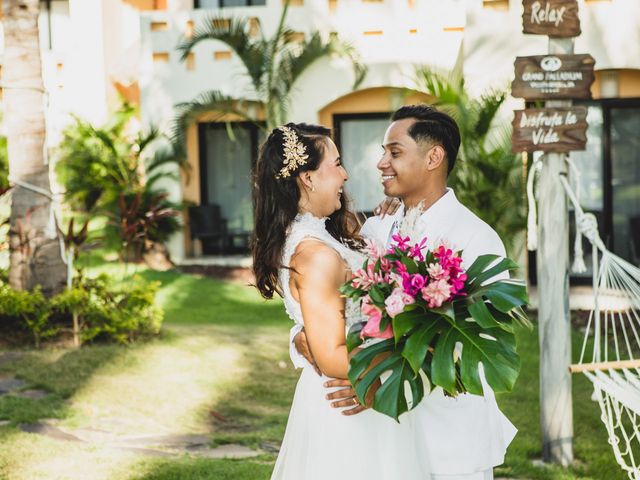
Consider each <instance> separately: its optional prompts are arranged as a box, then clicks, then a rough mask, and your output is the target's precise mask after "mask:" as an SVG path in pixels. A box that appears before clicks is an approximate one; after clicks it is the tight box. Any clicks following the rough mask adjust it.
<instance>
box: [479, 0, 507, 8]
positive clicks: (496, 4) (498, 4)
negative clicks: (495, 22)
mask: <svg viewBox="0 0 640 480" xmlns="http://www.w3.org/2000/svg"><path fill="white" fill-rule="evenodd" d="M482 6H483V7H484V8H490V9H492V10H509V0H482Z"/></svg>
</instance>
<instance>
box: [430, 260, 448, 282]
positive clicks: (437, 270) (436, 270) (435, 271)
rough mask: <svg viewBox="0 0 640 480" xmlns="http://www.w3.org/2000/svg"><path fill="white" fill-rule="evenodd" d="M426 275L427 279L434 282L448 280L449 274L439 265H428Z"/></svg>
mask: <svg viewBox="0 0 640 480" xmlns="http://www.w3.org/2000/svg"><path fill="white" fill-rule="evenodd" d="M427 273H428V274H429V277H431V278H432V279H434V280H440V279H444V280H449V272H448V271H447V270H445V269H444V268H442V265H440V264H439V263H430V264H429V266H428V267H427Z"/></svg>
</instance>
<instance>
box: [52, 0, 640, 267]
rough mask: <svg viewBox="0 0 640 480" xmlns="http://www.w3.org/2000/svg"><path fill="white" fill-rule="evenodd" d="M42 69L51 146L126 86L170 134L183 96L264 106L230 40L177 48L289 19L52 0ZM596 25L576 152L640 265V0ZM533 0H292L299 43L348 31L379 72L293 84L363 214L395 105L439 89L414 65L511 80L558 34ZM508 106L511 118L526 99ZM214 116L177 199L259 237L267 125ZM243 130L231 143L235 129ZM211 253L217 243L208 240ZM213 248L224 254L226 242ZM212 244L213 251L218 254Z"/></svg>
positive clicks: (204, 119) (264, 30)
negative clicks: (543, 28) (215, 26)
mask: <svg viewBox="0 0 640 480" xmlns="http://www.w3.org/2000/svg"><path fill="white" fill-rule="evenodd" d="M42 5H43V13H42V19H41V31H42V36H43V39H42V41H43V63H44V66H45V69H44V76H45V82H46V85H47V90H48V91H49V96H50V108H49V125H50V126H51V132H52V134H51V137H50V138H51V139H50V143H51V144H52V145H53V144H55V137H56V132H59V131H60V129H61V128H62V126H64V125H65V123H66V122H67V121H68V118H69V114H70V113H75V114H78V115H80V116H82V117H84V118H88V119H90V120H92V121H96V122H99V121H101V120H103V119H104V118H105V117H106V115H107V112H108V110H109V106H110V105H113V103H114V102H115V101H116V100H117V98H118V94H119V95H124V96H125V97H126V98H127V99H129V100H130V101H134V102H137V103H138V104H139V105H140V109H141V122H142V123H143V124H154V125H158V126H160V127H162V128H167V129H168V128H170V127H171V125H172V122H173V120H174V118H175V108H174V107H175V105H176V104H179V103H181V102H187V101H190V100H192V99H194V98H195V97H197V96H198V95H199V94H200V93H202V92H205V91H209V90H218V91H221V92H223V93H224V94H227V95H229V96H232V97H234V98H244V99H252V95H253V93H252V90H251V85H250V82H249V81H248V77H247V76H246V75H245V74H244V70H243V69H244V67H243V65H242V63H241V62H240V61H239V59H238V58H237V56H236V54H235V53H234V52H233V51H232V50H230V49H229V47H228V46H226V45H225V44H223V43H221V42H216V41H207V42H202V43H200V44H198V45H197V46H196V48H195V49H194V50H193V51H192V53H191V55H189V57H188V58H187V59H186V61H180V53H179V52H178V51H177V49H176V47H177V45H178V43H179V42H180V40H181V39H184V38H185V37H188V36H189V35H191V34H192V32H193V30H194V28H197V26H198V25H199V24H200V23H201V22H205V21H211V19H212V17H213V16H215V17H216V18H219V19H225V18H230V17H231V16H241V17H246V18H248V19H250V24H251V30H252V32H253V34H255V35H260V34H263V35H265V36H267V37H268V36H270V35H271V34H273V32H274V31H275V30H276V28H277V23H278V20H279V18H280V14H281V12H282V8H283V2H282V0H64V1H63V0H50V1H47V2H43V3H42ZM579 7H580V18H581V24H582V34H581V36H580V37H578V38H577V39H576V41H575V52H576V53H590V54H591V55H592V56H593V57H594V58H595V60H596V82H595V83H594V85H593V88H592V95H593V100H591V101H588V102H583V103H585V104H586V105H587V106H588V107H589V125H590V126H589V132H588V136H589V142H588V147H587V151H585V152H574V153H572V154H571V158H572V160H573V161H574V162H575V163H576V164H577V165H578V166H579V167H580V170H581V176H580V182H581V185H582V192H583V197H582V198H583V204H584V206H585V208H586V209H587V210H589V211H592V212H594V213H596V215H597V216H598V218H599V220H600V228H601V233H602V237H603V238H604V239H605V241H607V242H608V244H609V246H610V247H612V248H613V249H614V251H615V252H616V253H619V254H620V255H622V256H623V257H625V258H627V259H629V260H630V261H632V262H634V263H636V264H638V263H639V262H640V260H639V256H640V253H639V252H640V239H639V238H638V235H640V233H639V232H640V226H638V218H639V216H640V167H639V165H640V153H639V152H640V148H638V147H639V146H640V145H638V143H639V142H640V140H638V138H639V137H638V135H637V134H635V132H637V131H638V127H640V2H637V1H635V0H591V1H589V0H581V1H579ZM521 17H522V2H521V1H520V0H291V2H290V8H289V13H288V17H287V20H286V23H287V25H288V26H289V27H290V28H291V29H292V30H293V31H294V32H295V34H296V35H297V36H298V37H299V38H301V39H302V38H305V37H306V36H308V35H309V33H310V32H312V31H315V30H317V31H320V32H322V34H323V35H325V36H327V37H328V36H329V35H332V34H337V35H338V36H339V37H340V38H341V39H342V40H344V41H347V42H349V43H351V44H352V45H353V46H354V47H355V48H356V49H357V51H358V52H359V53H360V56H361V60H362V62H363V63H364V64H365V65H366V66H367V68H368V73H367V75H366V77H365V79H364V81H363V82H362V84H361V85H360V86H359V87H358V89H357V91H353V89H352V86H353V80H354V76H353V72H352V70H351V66H350V64H349V62H347V61H345V60H344V59H340V58H330V57H327V58H324V59H322V60H320V61H318V62H316V63H315V64H313V65H312V66H311V67H310V68H309V69H308V70H307V71H306V72H305V73H304V74H303V75H302V77H301V78H300V79H299V81H298V82H297V83H296V84H295V86H294V92H293V95H292V97H291V102H290V110H289V118H290V120H292V121H296V122H310V123H321V124H324V125H327V126H330V127H332V128H333V129H334V131H335V134H336V140H337V143H338V145H339V147H340V150H341V154H342V156H343V158H344V159H345V165H346V167H347V169H348V170H349V172H350V180H349V182H348V185H347V186H348V189H349V191H350V193H351V196H352V197H353V199H354V203H355V207H356V208H357V209H358V210H359V211H365V212H366V211H370V210H372V208H373V207H374V206H375V205H376V203H377V202H378V201H379V200H380V199H381V198H382V190H381V187H380V183H379V180H378V174H377V171H376V169H375V164H376V162H377V160H378V158H379V156H380V151H381V149H380V140H381V138H382V136H383V133H384V130H385V128H386V125H387V123H388V116H389V113H390V112H392V111H393V110H395V109H396V108H398V107H399V106H401V105H403V104H407V103H412V102H416V101H428V100H429V99H428V97H426V96H424V95H420V94H417V93H416V92H411V91H410V90H408V89H412V87H414V86H415V84H414V70H415V68H416V66H419V65H426V66H430V67H434V68H436V69H440V70H443V71H447V70H451V69H452V68H453V67H454V65H456V64H457V63H459V62H461V63H462V65H463V68H464V74H465V79H466V83H467V85H468V87H469V88H470V89H471V91H472V92H474V93H476V94H481V93H482V92H483V91H485V90H486V89H487V88H491V87H504V86H506V85H508V84H509V83H510V81H511V79H512V78H513V61H514V59H515V57H516V56H522V55H534V54H543V53H545V52H546V51H547V37H542V36H535V35H524V34H523V33H522V18H521ZM522 106H523V102H522V101H521V100H516V99H510V101H509V102H507V105H506V106H505V109H504V112H503V114H504V117H505V119H506V120H510V116H511V115H512V113H511V111H512V110H513V109H514V108H521V107H522ZM234 120H235V119H234V118H231V117H226V118H221V117H220V115H218V114H216V112H211V113H210V114H203V115H201V116H200V117H199V118H198V119H197V121H196V122H195V123H194V124H193V125H191V126H190V127H189V129H188V131H187V132H186V133H187V152H188V162H189V165H190V171H189V174H188V175H184V174H183V175H182V181H181V182H173V181H167V184H166V185H165V186H166V187H167V188H168V189H169V190H170V192H171V194H172V196H173V199H175V200H185V201H188V202H190V203H191V204H193V205H196V206H198V205H204V206H206V205H214V206H217V207H216V208H217V209H218V214H219V215H220V218H223V219H224V220H225V221H226V224H227V226H228V229H229V230H230V231H232V232H234V233H237V234H239V238H240V239H242V238H245V239H246V237H247V236H248V235H249V234H250V232H251V225H252V218H251V199H250V182H249V172H250V169H251V166H252V162H254V161H255V158H256V155H257V148H258V145H259V143H260V141H261V139H262V135H264V134H263V133H262V130H261V129H260V128H258V127H257V126H256V125H253V124H251V123H246V122H234ZM228 125H231V126H233V128H234V132H235V133H234V137H235V138H234V139H232V138H230V137H229V135H228V132H227V126H228ZM191 237H192V235H191V232H190V231H189V228H188V222H187V221H186V218H185V229H184V230H183V232H182V233H181V234H180V235H177V236H176V237H175V238H173V239H172V241H171V242H170V245H169V248H170V251H171V253H172V256H173V258H174V259H175V260H176V261H181V260H182V259H185V258H188V257H189V256H193V255H194V254H196V253H198V250H199V249H198V248H196V247H197V244H194V242H192V238H191ZM205 247H206V246H205ZM214 247H215V246H212V247H211V248H214ZM206 250H207V248H205V253H206Z"/></svg>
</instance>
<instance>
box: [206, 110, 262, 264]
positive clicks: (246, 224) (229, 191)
mask: <svg viewBox="0 0 640 480" xmlns="http://www.w3.org/2000/svg"><path fill="white" fill-rule="evenodd" d="M231 128H232V129H233V135H234V137H235V138H234V139H231V138H229V134H228V132H227V125H226V124H225V123H201V124H199V125H198V137H199V142H200V198H201V203H202V204H203V205H218V206H219V207H220V214H221V216H222V218H223V219H224V220H225V221H226V225H227V230H228V232H229V234H230V236H231V239H233V236H234V235H235V236H237V237H238V238H242V236H243V235H244V238H245V239H246V238H248V237H247V235H248V234H249V233H251V231H252V229H253V208H252V200H251V168H252V166H253V164H254V163H255V160H256V158H257V155H258V144H259V142H261V141H262V138H259V137H260V132H259V130H258V127H257V126H256V125H255V124H253V123H249V122H233V123H231ZM245 247H246V245H245ZM207 249H208V246H207V245H206V244H203V252H204V253H205V254H206V253H210V252H209V251H208V250H207Z"/></svg>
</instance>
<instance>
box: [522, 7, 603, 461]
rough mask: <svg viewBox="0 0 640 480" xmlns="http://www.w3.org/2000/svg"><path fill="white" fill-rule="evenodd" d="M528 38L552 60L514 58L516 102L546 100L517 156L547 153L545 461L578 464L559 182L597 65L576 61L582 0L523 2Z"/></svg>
mask: <svg viewBox="0 0 640 480" xmlns="http://www.w3.org/2000/svg"><path fill="white" fill-rule="evenodd" d="M523 7H524V13H523V16H522V23H523V32H524V33H532V34H536V35H548V36H549V49H548V53H547V55H540V56H534V57H519V58H517V59H516V63H515V70H516V78H515V80H514V82H513V85H512V95H513V96H514V97H522V98H525V99H527V100H536V99H540V100H546V101H545V107H546V108H542V109H525V110H519V111H516V112H515V119H514V121H513V150H514V151H518V152H522V151H527V152H531V151H543V152H545V155H544V157H543V161H544V168H543V169H542V170H541V173H540V178H539V181H538V198H539V200H538V212H539V216H538V225H537V230H538V231H537V237H538V242H537V243H538V249H537V254H536V258H537V261H536V263H537V276H538V330H539V342H540V429H541V433H542V459H543V460H544V461H545V462H554V463H558V464H560V465H563V466H568V465H570V464H571V463H572V462H573V407H572V395H571V374H570V373H569V372H568V370H567V367H568V366H569V365H570V364H571V322H570V312H569V211H568V207H567V199H566V194H565V191H564V189H563V186H562V184H561V182H560V175H567V173H568V172H567V165H566V152H569V151H571V150H584V148H585V144H586V129H587V122H586V116H587V111H586V108H584V107H573V106H572V104H571V99H576V98H591V92H590V87H591V84H592V83H593V67H594V63H595V62H594V60H593V57H591V56H590V55H573V53H574V52H573V46H574V40H573V38H572V37H576V36H578V35H580V33H581V32H580V18H579V17H578V4H577V0H523Z"/></svg>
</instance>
